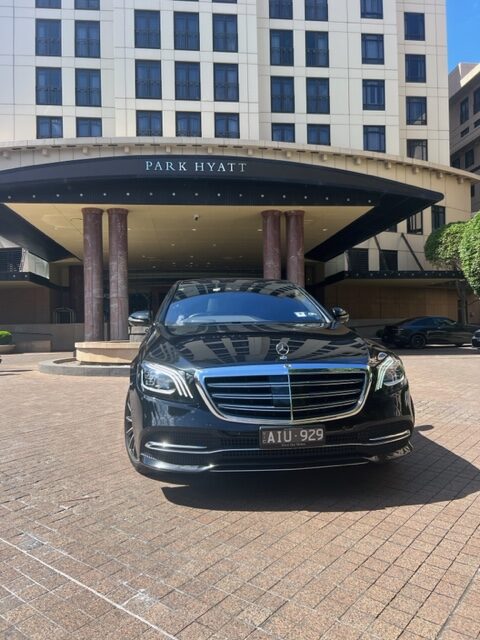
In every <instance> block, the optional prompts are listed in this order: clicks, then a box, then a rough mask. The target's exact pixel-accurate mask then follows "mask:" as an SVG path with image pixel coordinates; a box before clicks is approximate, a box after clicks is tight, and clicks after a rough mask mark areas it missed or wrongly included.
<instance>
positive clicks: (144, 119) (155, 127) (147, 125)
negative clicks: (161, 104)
mask: <svg viewBox="0 0 480 640" xmlns="http://www.w3.org/2000/svg"><path fill="white" fill-rule="evenodd" d="M161 135H162V112H161V111H137V136H161Z"/></svg>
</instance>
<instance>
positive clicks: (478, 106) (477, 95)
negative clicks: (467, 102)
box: [473, 89, 480, 113]
mask: <svg viewBox="0 0 480 640" xmlns="http://www.w3.org/2000/svg"><path fill="white" fill-rule="evenodd" d="M478 111H480V89H475V91H474V92H473V113H477V112H478Z"/></svg>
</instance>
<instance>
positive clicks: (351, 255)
mask: <svg viewBox="0 0 480 640" xmlns="http://www.w3.org/2000/svg"><path fill="white" fill-rule="evenodd" d="M347 259H348V270H349V271H358V272H360V273H367V272H368V270H369V269H368V249H349V251H348V252H347Z"/></svg>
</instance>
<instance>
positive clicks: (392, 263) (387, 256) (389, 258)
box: [380, 249, 398, 271]
mask: <svg viewBox="0 0 480 640" xmlns="http://www.w3.org/2000/svg"><path fill="white" fill-rule="evenodd" d="M380 269H383V270H384V271H398V252H397V251H392V250H391V249H380Z"/></svg>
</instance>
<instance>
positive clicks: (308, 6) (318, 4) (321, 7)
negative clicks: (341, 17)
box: [305, 0, 328, 20]
mask: <svg viewBox="0 0 480 640" xmlns="http://www.w3.org/2000/svg"><path fill="white" fill-rule="evenodd" d="M305 20H328V1H327V0H305Z"/></svg>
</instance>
